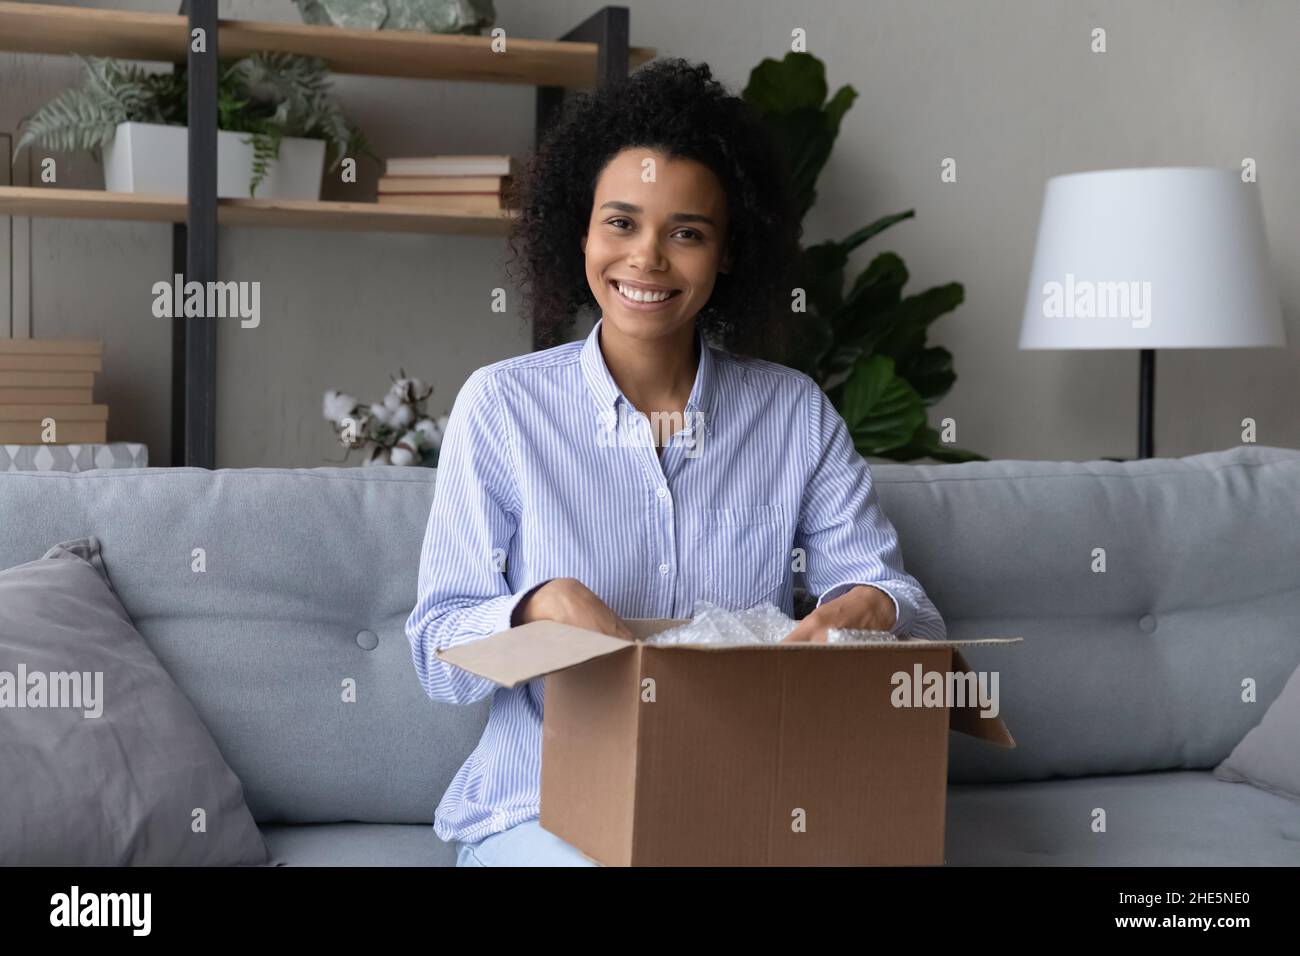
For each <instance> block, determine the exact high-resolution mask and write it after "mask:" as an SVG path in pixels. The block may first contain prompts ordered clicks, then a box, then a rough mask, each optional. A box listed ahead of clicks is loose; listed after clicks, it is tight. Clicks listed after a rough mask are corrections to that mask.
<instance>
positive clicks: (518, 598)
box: [492, 578, 555, 634]
mask: <svg viewBox="0 0 1300 956" xmlns="http://www.w3.org/2000/svg"><path fill="white" fill-rule="evenodd" d="M554 580H555V578H547V579H546V580H545V581H538V582H537V583H536V584H533V585H530V586H528V587H527V588H525V589H524V590H522V591H520V592H519V593H518V594H514V595H511V596H510V600H508V601H504V602H503V603H502V607H501V610H500V612H499V613H498V615H497V621H496V623H497V629H496V630H495V631H493V632H492V633H493V634H496V633H498V632H500V631H506V630H509V629H510V628H512V627H514V626H515V625H514V624H512V623H511V621H512V619H513V618H514V616H515V608H517V607H518V606H519V605H520V604H522V603H523V600H524V598H526V597H528V595H530V594H532V593H533V592H534V591H536V590H537V589H538V588H540V587H541V586H542V585H543V584H550V583H551V582H552V581H554Z"/></svg>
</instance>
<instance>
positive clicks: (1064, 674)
mask: <svg viewBox="0 0 1300 956" xmlns="http://www.w3.org/2000/svg"><path fill="white" fill-rule="evenodd" d="M872 470H873V472H874V473H875V476H876V481H877V484H878V486H879V490H880V498H881V502H882V504H883V506H884V509H885V511H886V513H887V514H888V515H889V517H890V519H891V520H892V521H893V522H894V524H895V526H896V527H897V529H898V533H899V536H900V539H901V541H902V549H903V559H904V561H905V562H906V565H907V568H908V570H909V571H910V572H912V573H913V574H915V575H916V577H917V578H918V579H919V580H920V582H921V584H922V585H924V586H925V588H926V591H927V593H929V595H930V597H931V599H933V601H934V603H935V606H936V607H938V609H939V611H940V612H941V613H942V614H943V616H944V619H945V621H946V622H947V624H948V635H949V637H953V638H962V639H965V638H976V637H994V636H1022V637H1024V643H1023V644H1020V645H1017V646H1015V647H1009V648H998V647H980V648H972V649H971V653H969V654H967V655H966V659H967V661H969V663H970V665H971V667H972V668H974V669H975V670H977V671H983V670H990V671H991V670H997V671H998V672H999V674H1000V693H1001V705H1002V714H1001V716H1002V718H1003V720H1005V721H1006V723H1007V726H1008V727H1010V728H1011V733H1012V735H1013V736H1014V737H1015V738H1016V743H1017V747H1016V748H1015V749H1012V750H1003V749H1000V748H993V747H989V746H987V745H986V744H984V743H982V742H981V741H978V740H974V739H972V738H969V737H966V736H964V735H960V734H954V735H953V737H952V746H951V754H950V764H949V769H950V779H951V780H952V781H953V782H955V783H993V782H998V781H1011V780H1041V779H1048V778H1050V777H1053V776H1062V777H1077V776H1091V775H1096V774H1107V773H1139V772H1144V771H1157V770H1175V769H1187V770H1209V769H1211V768H1213V767H1214V766H1215V765H1216V764H1218V763H1219V762H1220V761H1221V760H1223V759H1224V758H1225V757H1226V756H1228V754H1229V753H1230V752H1231V751H1232V748H1233V747H1235V746H1236V745H1237V744H1238V743H1239V742H1240V741H1241V739H1242V737H1243V736H1245V734H1246V731H1248V730H1249V729H1250V728H1251V727H1253V726H1254V725H1255V724H1256V723H1258V722H1259V713H1260V711H1259V705H1257V704H1247V703H1243V702H1242V700H1241V680H1242V678H1243V677H1254V678H1256V680H1257V681H1258V697H1259V700H1260V702H1261V703H1262V704H1264V705H1265V706H1267V704H1268V703H1269V702H1271V701H1273V700H1274V699H1275V698H1276V697H1277V696H1278V694H1280V693H1281V691H1282V685H1283V684H1284V683H1285V682H1286V679H1287V677H1288V676H1289V675H1290V674H1291V672H1292V671H1294V670H1295V669H1296V667H1297V666H1298V665H1300V633H1297V630H1296V624H1295V622H1296V621H1297V620H1300V575H1298V574H1297V569H1298V568H1300V534H1297V533H1296V528H1300V451H1296V450H1293V449H1282V448H1266V447H1261V446H1249V445H1247V446H1241V447H1237V448H1229V449H1226V450H1224V451H1218V452H1211V453H1207V454H1203V455H1191V456H1188V457H1186V458H1153V459H1147V460H1141V461H1125V462H1108V461H1085V462H1046V461H987V462H967V463H963V464H958V465H887V464H881V465H873V466H872ZM1099 548H1100V549H1104V553H1105V562H1106V563H1105V572H1104V573H1103V572H1099V571H1094V570H1093V568H1094V566H1097V565H1096V560H1097V558H1096V556H1095V550H1096V549H1099Z"/></svg>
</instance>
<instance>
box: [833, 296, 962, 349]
mask: <svg viewBox="0 0 1300 956" xmlns="http://www.w3.org/2000/svg"><path fill="white" fill-rule="evenodd" d="M965 294H966V293H965V291H964V290H963V289H962V287H961V284H960V283H957V282H950V283H948V284H947V285H941V286H935V287H934V288H932V289H926V290H925V291H924V292H922V293H919V294H918V295H913V296H908V297H907V298H906V299H903V300H902V301H901V302H899V303H898V305H896V306H894V307H893V308H892V309H890V310H889V311H888V312H886V313H885V314H884V315H882V316H881V317H880V318H879V319H878V320H877V322H876V323H875V324H874V325H873V326H872V327H871V328H869V329H868V330H867V332H866V333H865V334H864V335H863V336H862V337H861V338H859V339H858V340H857V342H856V344H857V345H859V346H861V347H862V348H863V349H864V350H870V351H875V352H881V353H882V354H884V355H889V356H892V357H894V358H897V359H902V358H904V357H905V356H907V355H908V354H909V353H911V352H913V351H916V350H919V349H921V348H922V347H924V345H925V333H926V329H927V328H929V325H930V323H931V322H933V321H934V320H935V319H937V318H938V317H939V316H941V315H944V314H946V313H948V312H951V311H952V310H953V309H955V308H957V306H958V305H960V304H961V302H962V300H963V299H964V298H965Z"/></svg>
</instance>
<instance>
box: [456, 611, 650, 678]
mask: <svg viewBox="0 0 1300 956" xmlns="http://www.w3.org/2000/svg"><path fill="white" fill-rule="evenodd" d="M634 646H635V645H634V644H632V643H631V642H630V641H625V640H623V639H622V638H621V637H612V636H610V635H609V634H601V633H600V632H599V631H589V630H587V629H586V628H581V627H573V626H572V625H569V624H561V623H559V622H558V621H532V622H530V623H528V624H521V625H519V626H518V627H512V628H510V629H509V630H506V631H498V632H497V633H496V634H492V635H490V636H489V637H484V638H480V639H478V640H474V641H469V642H468V643H466V644H460V645H457V646H456V647H448V648H445V649H443V650H440V651H438V652H437V657H438V659H439V660H442V661H446V662H447V663H448V664H454V665H455V666H456V667H459V668H460V669H461V670H466V671H469V672H470V673H471V674H477V675H478V676H479V677H486V678H487V679H488V680H491V681H495V682H496V683H498V684H501V685H502V686H503V687H514V686H516V685H518V684H522V683H524V682H525V681H530V680H532V679H533V678H535V677H542V676H544V675H546V674H551V673H554V672H555V671H560V670H564V669H565V668H566V667H573V666H575V665H577V664H581V663H583V662H585V661H589V660H592V659H594V658H597V657H604V656H605V655H606V654H615V653H617V652H619V651H622V650H627V649H628V648H630V647H634Z"/></svg>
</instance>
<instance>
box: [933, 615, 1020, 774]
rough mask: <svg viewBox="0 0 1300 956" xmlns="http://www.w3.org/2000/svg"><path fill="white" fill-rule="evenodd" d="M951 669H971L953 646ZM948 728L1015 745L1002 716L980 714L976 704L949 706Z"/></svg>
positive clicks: (1000, 743)
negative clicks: (972, 705)
mask: <svg viewBox="0 0 1300 956" xmlns="http://www.w3.org/2000/svg"><path fill="white" fill-rule="evenodd" d="M1016 640H1017V641H1018V640H1020V638H1016ZM959 643H963V644H980V643H984V642H982V641H962V642H959ZM952 669H953V670H954V671H956V672H958V673H962V674H967V673H970V670H971V667H970V665H969V664H967V663H966V658H964V657H962V656H961V651H959V650H957V648H955V647H954V648H953V650H952ZM948 729H949V730H955V731H957V732H958V733H962V734H966V735H967V736H969V737H978V738H979V739H980V740H987V741H988V742H989V743H991V744H997V745H998V746H999V747H1007V748H1012V747H1015V745H1016V742H1015V740H1013V739H1012V737H1011V731H1009V730H1007V725H1006V724H1004V723H1003V722H1002V718H1001V717H984V716H981V714H980V709H979V707H978V706H974V707H952V708H949V711H948Z"/></svg>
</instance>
